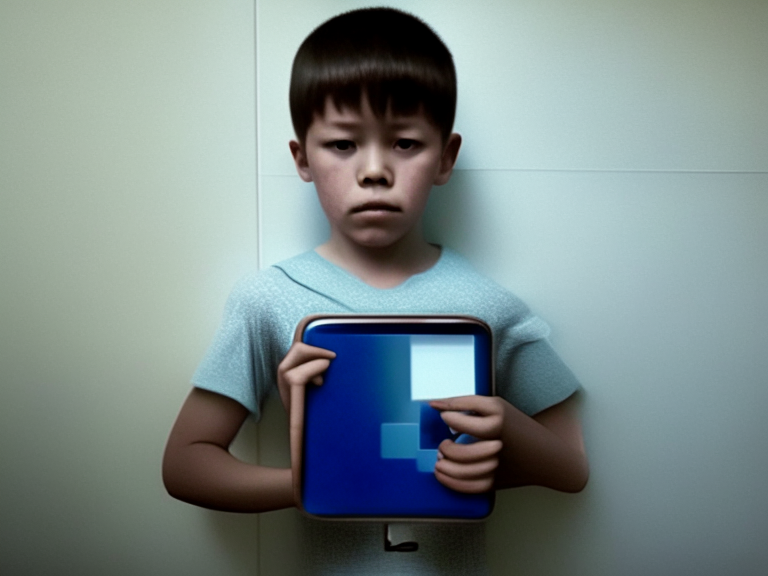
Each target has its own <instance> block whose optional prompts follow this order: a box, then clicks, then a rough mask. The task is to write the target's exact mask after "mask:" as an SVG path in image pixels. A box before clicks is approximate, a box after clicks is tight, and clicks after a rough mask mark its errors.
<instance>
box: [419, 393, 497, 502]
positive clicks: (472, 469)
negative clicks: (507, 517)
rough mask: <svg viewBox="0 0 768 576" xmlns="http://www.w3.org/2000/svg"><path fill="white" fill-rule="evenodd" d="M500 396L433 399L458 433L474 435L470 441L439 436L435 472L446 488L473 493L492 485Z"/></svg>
mask: <svg viewBox="0 0 768 576" xmlns="http://www.w3.org/2000/svg"><path fill="white" fill-rule="evenodd" d="M503 402H504V400H503V399H502V398H499V397H498V396H459V397H456V398H446V399H444V400H433V401H431V402H430V403H429V405H430V406H432V408H434V409H436V410H440V411H441V413H442V414H441V416H442V418H443V421H444V422H445V423H446V424H447V425H448V426H450V427H451V428H453V429H454V430H456V431H457V432H460V433H462V434H469V435H471V436H474V437H475V438H477V441H476V442H473V443H471V444H457V443H456V442H454V441H453V440H443V441H442V442H441V443H440V446H439V447H438V450H439V453H438V461H437V464H436V465H435V476H436V477H437V479H438V480H439V481H440V483H442V484H444V485H445V486H447V487H448V488H451V489H453V490H456V491H458V492H466V493H470V494H477V493H481V492H487V491H488V490H491V489H493V487H494V481H495V474H496V469H497V468H498V466H499V453H500V452H501V449H502V446H503V445H502V441H501V436H502V431H503V429H504V405H503Z"/></svg>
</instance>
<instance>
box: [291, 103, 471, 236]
mask: <svg viewBox="0 0 768 576" xmlns="http://www.w3.org/2000/svg"><path fill="white" fill-rule="evenodd" d="M460 145H461V137H460V136H459V135H458V134H452V135H451V136H450V137H449V138H448V141H447V142H446V143H445V144H444V143H443V142H442V138H441V135H440V130H439V129H438V128H437V127H436V126H435V125H433V124H432V123H431V122H430V121H429V120H428V119H427V117H426V116H425V115H424V113H423V112H419V113H416V114H413V115H408V116H394V115H393V114H392V113H391V112H390V111H387V113H386V114H385V115H384V117H383V118H377V117H376V115H375V114H374V113H373V111H372V110H371V107H370V105H369V104H368V99H367V98H365V97H363V100H362V106H361V108H360V111H359V112H357V111H355V110H352V109H349V108H342V109H341V110H338V109H336V107H335V106H334V104H333V102H332V101H331V99H330V98H328V99H327V100H326V103H325V112H324V114H323V115H322V116H319V115H317V116H315V119H314V121H313V122H312V124H311V125H310V127H309V130H308V131H307V135H306V139H305V142H304V145H303V146H302V145H301V144H300V143H299V142H296V141H291V143H290V148H291V153H292V154H293V158H294V161H295V163H296V169H297V170H298V172H299V176H301V178H302V179H303V180H304V181H305V182H314V183H315V187H316V189H317V194H318V197H319V199H320V204H321V205H322V207H323V210H324V211H325V214H326V217H327V218H328V221H329V222H330V225H331V240H332V241H342V242H345V243H346V242H352V243H354V244H356V245H358V246H363V247H369V248H383V247H389V246H392V245H394V244H396V243H397V242H400V241H402V240H404V239H407V238H410V237H412V236H413V234H419V235H420V234H421V231H420V227H419V223H420V220H421V215H422V213H423V212H424V208H425V206H426V203H427V199H428V197H429V192H430V190H431V188H432V186H433V185H436V184H437V185H439V184H445V183H446V182H447V181H448V179H449V178H450V176H451V171H452V169H453V165H454V163H455V161H456V157H457V155H458V151H459V146H460Z"/></svg>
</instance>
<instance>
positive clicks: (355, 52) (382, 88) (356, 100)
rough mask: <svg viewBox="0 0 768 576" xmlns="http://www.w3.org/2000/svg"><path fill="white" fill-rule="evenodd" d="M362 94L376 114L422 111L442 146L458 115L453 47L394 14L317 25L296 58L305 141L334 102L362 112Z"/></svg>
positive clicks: (294, 103)
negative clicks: (436, 130) (314, 122)
mask: <svg viewBox="0 0 768 576" xmlns="http://www.w3.org/2000/svg"><path fill="white" fill-rule="evenodd" d="M363 94H365V96H366V98H367V99H368V102H369V103H370V105H371V109H372V110H373V112H374V114H376V115H377V116H379V117H382V116H384V114H385V113H386V111H387V107H388V106H391V110H392V112H393V113H395V114H414V113H417V112H418V111H419V110H420V109H421V110H423V111H424V113H425V115H426V116H427V118H428V119H429V120H430V121H431V122H432V123H433V124H434V125H435V126H437V127H438V128H439V130H440V133H441V135H442V138H443V141H444V142H445V141H446V140H447V138H448V136H449V135H450V133H451V129H452V128H453V119H454V116H455V113H456V70H455V68H454V66H453V58H452V57H451V53H450V51H449V50H448V48H447V47H446V46H445V44H443V42H442V40H440V38H439V37H438V36H437V34H435V32H434V31H433V30H432V29H431V28H430V27H429V26H427V25H426V24H425V23H424V22H422V21H421V20H419V19H418V18H416V17H415V16H413V15H411V14H408V13H406V12H401V11H400V10H395V9H393V8H365V9H362V10H354V11H351V12H346V13H344V14H340V15H339V16H336V17H334V18H331V19H330V20H328V21H327V22H325V23H323V24H321V25H320V26H318V27H317V28H316V29H315V30H314V31H313V32H312V33H311V34H310V35H309V36H307V38H306V39H305V40H304V42H303V43H302V44H301V46H300V47H299V50H298V52H297V53H296V57H295V58H294V60H293V70H292V73H291V89H290V105H291V118H292V120H293V128H294V130H295V131H296V137H297V138H298V139H299V140H300V141H301V142H302V143H303V142H304V141H305V139H306V136H307V130H308V129H309V126H310V125H311V124H312V120H313V118H314V115H315V114H320V115H322V114H323V113H324V112H325V101H326V98H327V97H328V96H330V97H331V99H332V101H333V103H334V105H335V106H336V107H337V108H339V109H341V108H342V107H349V108H351V109H353V110H356V111H359V110H360V105H361V102H362V97H363Z"/></svg>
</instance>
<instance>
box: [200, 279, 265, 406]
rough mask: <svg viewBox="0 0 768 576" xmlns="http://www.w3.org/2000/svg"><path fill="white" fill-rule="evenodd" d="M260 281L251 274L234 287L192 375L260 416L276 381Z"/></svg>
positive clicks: (201, 386) (204, 385)
mask: <svg viewBox="0 0 768 576" xmlns="http://www.w3.org/2000/svg"><path fill="white" fill-rule="evenodd" d="M259 293H260V290H259V281H258V278H257V277H256V276H255V275H252V276H248V277H246V278H244V279H242V280H241V281H240V282H238V283H237V284H236V285H235V287H234V288H233V290H232V292H231V294H230V295H229V298H228V299H227V303H226V306H225V308H224V315H223V319H222V322H221V325H220V326H219V328H218V330H217V332H216V335H215V336H214V338H213V342H212V343H211V345H210V347H209V348H208V351H207V353H206V355H205V357H204V358H203V360H202V362H201V363H200V365H199V366H198V368H197V370H196V371H195V374H194V376H193V377H192V384H193V385H194V386H195V387H197V388H202V389H204V390H209V391H211V392H216V393H217V394H221V395H223V396H227V397H228V398H232V399H233V400H235V401H236V402H239V403H240V404H242V405H243V406H245V408H247V409H248V410H249V411H250V412H251V413H252V414H253V415H254V416H255V417H256V419H258V418H259V416H260V404H261V400H262V399H263V397H264V396H265V395H266V394H267V392H268V391H269V389H270V388H271V386H272V385H273V382H272V381H271V380H272V378H271V377H270V376H269V374H271V372H272V371H271V370H270V369H269V366H268V364H269V362H268V359H269V357H270V355H269V353H268V346H269V344H270V338H269V336H268V330H265V326H264V324H265V323H268V322H269V318H268V317H265V315H264V314H262V313H260V311H259V308H260V304H261V302H260V297H259Z"/></svg>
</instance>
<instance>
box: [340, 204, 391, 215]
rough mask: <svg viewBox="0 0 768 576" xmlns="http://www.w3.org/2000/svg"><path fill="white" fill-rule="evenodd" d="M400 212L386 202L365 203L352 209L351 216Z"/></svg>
mask: <svg viewBox="0 0 768 576" xmlns="http://www.w3.org/2000/svg"><path fill="white" fill-rule="evenodd" d="M380 211H383V212H402V210H400V208H398V207H397V206H395V205H393V204H387V203H386V202H366V203H365V204H360V205H359V206H355V207H354V208H352V214H358V213H360V212H380Z"/></svg>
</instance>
